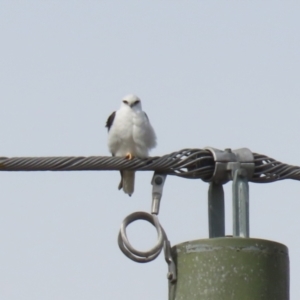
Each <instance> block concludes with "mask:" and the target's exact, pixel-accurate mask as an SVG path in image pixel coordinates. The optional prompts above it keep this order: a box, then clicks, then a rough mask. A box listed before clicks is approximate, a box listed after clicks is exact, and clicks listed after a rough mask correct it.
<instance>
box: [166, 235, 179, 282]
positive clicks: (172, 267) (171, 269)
mask: <svg viewBox="0 0 300 300" xmlns="http://www.w3.org/2000/svg"><path fill="white" fill-rule="evenodd" d="M164 253H165V260H166V262H167V264H168V270H169V271H168V274H167V278H168V280H169V281H170V283H174V282H176V280H177V275H176V265H175V262H174V260H173V257H172V254H171V243H170V241H169V240H168V239H167V237H166V239H165V242H164Z"/></svg>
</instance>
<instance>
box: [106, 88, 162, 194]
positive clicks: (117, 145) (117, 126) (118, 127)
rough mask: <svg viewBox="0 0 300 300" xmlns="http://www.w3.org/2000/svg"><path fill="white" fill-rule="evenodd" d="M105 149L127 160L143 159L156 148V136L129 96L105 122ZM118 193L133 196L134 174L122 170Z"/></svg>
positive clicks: (135, 98) (137, 100)
mask: <svg viewBox="0 0 300 300" xmlns="http://www.w3.org/2000/svg"><path fill="white" fill-rule="evenodd" d="M105 127H107V130H108V148H109V151H110V153H111V154H112V156H117V157H125V158H126V159H129V160H131V159H133V158H134V157H137V158H146V157H148V156H149V151H150V150H151V149H153V148H155V147H156V145H157V142H156V134H155V131H154V129H153V127H152V126H151V124H150V121H149V118H148V116H147V114H146V113H145V112H144V111H143V110H142V103H141V99H140V98H139V97H138V96H136V95H133V94H129V95H127V96H125V97H123V99H122V103H121V106H120V108H119V110H117V111H114V112H113V113H112V114H111V115H110V116H109V117H108V119H107V121H106V125H105ZM120 173H121V181H120V184H119V186H118V189H119V190H120V189H122V188H123V191H124V193H125V194H128V195H129V196H131V195H132V194H133V192H134V180H135V171H129V170H121V171H120Z"/></svg>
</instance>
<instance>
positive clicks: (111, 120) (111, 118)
mask: <svg viewBox="0 0 300 300" xmlns="http://www.w3.org/2000/svg"><path fill="white" fill-rule="evenodd" d="M115 116H116V112H115V111H114V112H113V113H112V114H111V115H110V116H109V117H108V119H107V121H106V125H105V127H107V131H109V130H110V128H111V126H112V124H113V123H114V119H115Z"/></svg>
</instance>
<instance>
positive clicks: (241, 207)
mask: <svg viewBox="0 0 300 300" xmlns="http://www.w3.org/2000/svg"><path fill="white" fill-rule="evenodd" d="M232 198H233V201H232V203H233V212H232V217H233V236H235V237H249V185H248V179H247V171H246V170H244V169H236V170H235V171H234V174H233V182H232Z"/></svg>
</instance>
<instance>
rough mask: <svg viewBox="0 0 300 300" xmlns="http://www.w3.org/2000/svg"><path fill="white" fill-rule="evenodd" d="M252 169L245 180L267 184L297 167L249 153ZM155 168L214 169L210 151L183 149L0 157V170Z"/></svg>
mask: <svg viewBox="0 0 300 300" xmlns="http://www.w3.org/2000/svg"><path fill="white" fill-rule="evenodd" d="M253 156H254V164H255V170H254V175H253V177H252V178H250V179H249V180H250V181H251V182H256V183H268V182H273V181H278V180H283V179H293V180H300V167H298V166H292V165H288V164H284V163H282V162H279V161H277V160H275V159H273V158H270V157H268V156H266V155H261V154H257V153H253ZM125 169H126V170H139V171H157V172H161V173H164V174H168V175H175V176H179V177H183V178H188V179H203V180H208V179H209V178H211V177H212V175H213V173H214V169H215V161H214V158H213V156H212V154H211V152H210V151H207V150H203V149H183V150H180V151H176V152H173V153H170V154H167V155H163V156H161V157H157V156H156V157H148V158H146V159H138V158H134V159H132V160H127V159H125V158H122V157H112V156H89V157H84V156H78V157H74V156H71V157H11V158H9V157H0V171H113V170H125Z"/></svg>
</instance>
